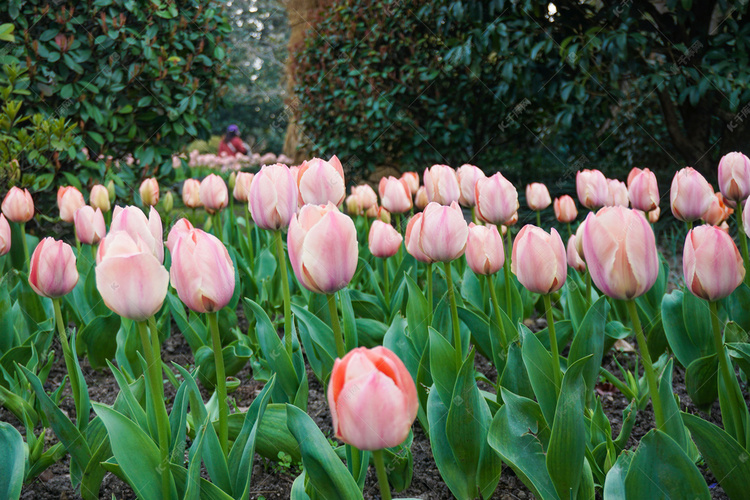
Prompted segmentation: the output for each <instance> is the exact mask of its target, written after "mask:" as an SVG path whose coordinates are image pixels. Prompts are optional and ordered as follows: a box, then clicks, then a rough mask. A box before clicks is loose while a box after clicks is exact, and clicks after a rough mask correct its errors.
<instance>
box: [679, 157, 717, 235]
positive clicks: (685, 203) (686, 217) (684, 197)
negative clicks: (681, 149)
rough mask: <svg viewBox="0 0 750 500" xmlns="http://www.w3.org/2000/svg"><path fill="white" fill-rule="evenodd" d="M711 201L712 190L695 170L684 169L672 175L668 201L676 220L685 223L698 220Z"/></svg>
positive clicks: (712, 198) (712, 197)
mask: <svg viewBox="0 0 750 500" xmlns="http://www.w3.org/2000/svg"><path fill="white" fill-rule="evenodd" d="M713 200H714V189H713V188H712V187H711V184H709V183H708V181H706V179H705V178H704V177H703V176H702V175H701V174H700V173H699V172H698V171H697V170H695V169H693V168H690V167H685V168H683V169H682V170H680V171H678V172H677V173H676V174H674V178H673V179H672V187H671V189H670V190H669V201H670V205H671V206H672V214H674V216H675V217H676V218H677V219H680V220H681V221H685V222H692V221H695V220H698V219H700V218H701V217H703V214H704V213H706V210H708V209H709V207H710V206H711V202H712V201H713Z"/></svg>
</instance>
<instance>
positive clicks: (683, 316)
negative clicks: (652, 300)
mask: <svg viewBox="0 0 750 500" xmlns="http://www.w3.org/2000/svg"><path fill="white" fill-rule="evenodd" d="M661 314H662V323H663V325H664V333H665V335H666V336H667V341H668V342H669V347H670V348H671V349H672V352H674V355H675V357H676V358H677V360H678V361H679V362H680V364H682V366H684V367H688V366H690V363H692V362H693V361H695V360H696V359H698V358H702V357H704V356H706V355H708V354H710V353H711V352H713V337H712V335H713V330H712V326H711V316H710V311H709V310H708V305H707V303H706V301H705V300H701V299H699V298H697V297H695V296H694V295H693V294H692V293H683V292H682V291H681V290H674V291H672V293H670V294H668V295H665V296H664V299H663V300H662V303H661Z"/></svg>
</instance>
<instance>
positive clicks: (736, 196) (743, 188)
mask: <svg viewBox="0 0 750 500" xmlns="http://www.w3.org/2000/svg"><path fill="white" fill-rule="evenodd" d="M719 189H721V194H723V195H724V201H725V203H726V204H727V205H729V206H730V207H732V208H734V207H735V205H736V204H737V202H738V201H745V200H746V199H747V197H748V196H750V158H748V157H747V156H745V155H743V154H742V153H739V152H736V151H735V152H733V153H728V154H725V155H724V156H722V158H721V161H719Z"/></svg>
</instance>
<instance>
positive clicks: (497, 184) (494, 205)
mask: <svg viewBox="0 0 750 500" xmlns="http://www.w3.org/2000/svg"><path fill="white" fill-rule="evenodd" d="M474 194H475V200H476V202H477V215H478V216H479V218H480V219H482V220H483V221H485V222H489V223H490V224H495V225H497V224H505V225H512V224H513V222H512V220H513V217H514V216H516V217H517V214H516V212H517V211H518V208H519V206H520V205H519V204H518V191H516V188H515V186H514V185H513V184H512V183H511V182H510V181H509V180H508V179H506V178H505V177H503V175H502V174H501V173H500V172H498V173H496V174H495V175H493V176H492V177H488V178H486V179H479V180H478V181H477V185H476V187H475V193H474Z"/></svg>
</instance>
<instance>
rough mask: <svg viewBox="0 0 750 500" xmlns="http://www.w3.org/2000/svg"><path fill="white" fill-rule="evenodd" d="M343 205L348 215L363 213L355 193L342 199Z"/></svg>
mask: <svg viewBox="0 0 750 500" xmlns="http://www.w3.org/2000/svg"><path fill="white" fill-rule="evenodd" d="M344 206H345V207H346V213H348V214H349V215H362V214H363V213H364V211H363V210H362V206H361V205H360V200H359V197H358V196H357V195H354V194H350V195H349V196H347V197H346V200H344Z"/></svg>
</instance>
